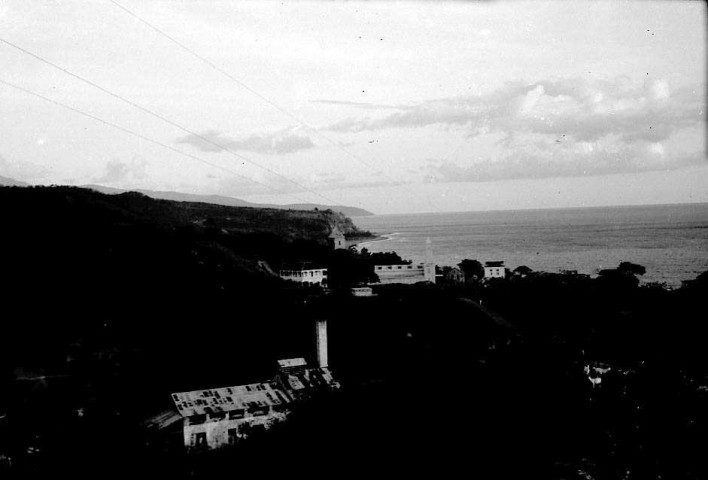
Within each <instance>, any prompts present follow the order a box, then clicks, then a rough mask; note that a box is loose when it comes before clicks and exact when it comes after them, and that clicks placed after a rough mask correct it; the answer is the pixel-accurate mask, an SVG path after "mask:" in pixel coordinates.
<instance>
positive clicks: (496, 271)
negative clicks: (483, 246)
mask: <svg viewBox="0 0 708 480" xmlns="http://www.w3.org/2000/svg"><path fill="white" fill-rule="evenodd" d="M505 277H506V268H505V267H504V262H503V261H499V262H485V263H484V278H505Z"/></svg>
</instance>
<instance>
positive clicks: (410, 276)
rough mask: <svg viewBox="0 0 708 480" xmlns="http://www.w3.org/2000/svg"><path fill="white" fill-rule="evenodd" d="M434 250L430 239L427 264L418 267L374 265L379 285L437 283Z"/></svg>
mask: <svg viewBox="0 0 708 480" xmlns="http://www.w3.org/2000/svg"><path fill="white" fill-rule="evenodd" d="M432 252H433V250H432V243H431V241H430V238H428V239H426V241H425V262H423V263H419V264H416V265H413V264H403V265H400V264H397V265H374V273H375V274H376V275H377V276H378V277H379V283H381V284H388V283H403V284H413V283H418V282H430V283H435V278H436V268H437V267H436V266H435V264H434V263H433V253H432Z"/></svg>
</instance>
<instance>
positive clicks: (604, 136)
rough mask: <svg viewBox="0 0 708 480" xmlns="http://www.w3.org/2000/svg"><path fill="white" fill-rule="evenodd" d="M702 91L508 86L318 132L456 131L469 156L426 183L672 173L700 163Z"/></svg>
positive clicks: (660, 82) (616, 84)
mask: <svg viewBox="0 0 708 480" xmlns="http://www.w3.org/2000/svg"><path fill="white" fill-rule="evenodd" d="M703 91H704V89H703V88H702V87H698V86H696V87H695V88H688V87H682V88H679V89H675V90H672V89H671V86H670V85H669V83H668V82H667V81H666V80H664V79H656V80H651V81H634V80H632V79H629V78H627V77H618V78H615V79H613V80H612V81H607V80H593V81H590V80H586V79H549V80H545V81H542V82H537V83H533V84H528V83H523V82H512V83H507V84H505V85H504V86H503V87H501V88H499V89H497V90H495V91H493V92H491V93H488V94H485V95H481V96H460V97H454V98H444V99H437V100H431V101H427V102H422V103H420V104H417V105H414V106H411V107H407V108H406V109H402V110H400V111H397V112H394V113H390V114H386V115H379V116H370V117H364V118H346V119H343V120H341V121H339V122H337V123H334V124H332V125H330V126H329V127H327V128H328V129H329V130H332V131H335V132H342V133H344V132H349V133H356V132H363V131H376V130H383V129H394V128H396V129H422V128H444V129H447V130H450V131H453V132H458V133H460V134H462V135H463V137H464V138H465V141H466V144H467V145H468V146H467V150H468V151H472V149H473V148H474V149H476V151H475V152H474V153H473V155H474V157H475V159H474V161H472V160H470V159H458V161H457V162H458V163H454V162H450V161H448V160H439V161H436V162H432V163H431V164H429V165H427V166H426V167H425V168H424V169H423V170H421V173H422V174H423V178H424V179H425V180H426V181H431V179H433V181H462V180H466V181H491V180H501V179H510V178H541V177H551V176H583V175H601V174H608V173H626V172H636V171H646V170H656V169H675V168H682V167H684V166H688V165H695V164H696V163H699V162H702V161H703V160H704V158H705V157H704V155H705V141H704V136H705V133H704V132H705V123H706V120H705V117H706V115H705V98H704V95H703ZM678 137H681V138H682V141H680V142H679V141H678V140H677V138H678ZM480 145H481V147H480ZM461 150H462V152H464V150H465V149H464V148H462V149H461ZM462 155H463V153H460V155H458V156H459V157H462Z"/></svg>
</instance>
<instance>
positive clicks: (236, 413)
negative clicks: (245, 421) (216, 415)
mask: <svg viewBox="0 0 708 480" xmlns="http://www.w3.org/2000/svg"><path fill="white" fill-rule="evenodd" d="M244 415H245V411H244V410H243V408H239V409H236V410H231V411H230V412H229V419H230V420H238V419H239V418H243V417H244Z"/></svg>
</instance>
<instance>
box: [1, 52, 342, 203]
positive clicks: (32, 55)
mask: <svg viewBox="0 0 708 480" xmlns="http://www.w3.org/2000/svg"><path fill="white" fill-rule="evenodd" d="M0 42H2V43H4V44H6V45H8V46H10V47H12V48H14V49H16V50H18V51H20V52H22V53H24V54H26V55H29V56H31V57H32V58H34V59H36V60H39V61H40V62H42V63H45V64H47V65H49V66H51V67H52V68H55V69H57V70H59V71H60V72H63V73H65V74H67V75H69V76H71V77H73V78H75V79H77V80H79V81H81V82H83V83H85V84H87V85H90V86H92V87H93V88H95V89H97V90H100V91H101V92H103V93H105V94H107V95H110V96H112V97H114V98H117V99H118V100H120V101H122V102H124V103H126V104H128V105H130V106H132V107H134V108H137V109H138V110H140V111H142V112H145V113H147V114H148V115H151V116H153V117H155V118H157V119H159V120H161V121H163V122H165V123H168V124H169V125H172V126H173V127H175V128H178V129H179V130H182V131H183V132H186V133H188V134H190V135H193V136H194V137H196V138H199V139H200V140H202V141H204V142H205V143H208V144H210V145H213V146H215V147H217V148H219V149H220V150H223V151H225V152H228V153H230V154H231V155H233V156H235V157H236V158H239V159H241V160H243V161H245V162H247V163H250V164H252V165H255V166H256V167H258V168H260V169H262V170H265V171H267V172H269V173H271V174H273V175H275V176H277V177H279V178H282V179H284V180H287V181H288V182H290V183H292V184H293V185H296V186H298V187H300V188H301V189H303V190H305V191H308V192H310V193H313V194H314V195H316V196H318V197H320V198H322V199H324V200H326V201H327V202H331V203H334V204H335V205H339V203H338V202H337V201H335V200H332V199H331V198H328V197H326V196H325V195H322V194H321V193H319V192H316V191H314V190H312V189H310V188H308V187H306V186H305V185H302V184H301V183H299V182H296V181H295V180H292V179H290V178H288V177H286V176H284V175H282V174H280V173H278V172H276V171H274V170H272V169H270V168H268V167H264V166H263V165H260V164H258V163H256V162H254V161H252V160H251V159H249V158H247V157H245V156H243V155H241V154H239V153H237V152H235V151H233V150H231V149H230V148H228V147H225V146H223V145H221V144H219V143H217V142H214V141H213V140H211V139H209V138H207V137H204V136H203V135H200V134H198V133H196V132H194V131H192V130H189V129H188V128H186V127H183V126H182V125H180V124H178V123H176V122H174V121H172V120H170V119H168V118H165V117H164V116H162V115H160V114H159V113H156V112H153V111H152V110H149V109H148V108H145V107H143V106H142V105H139V104H137V103H135V102H133V101H132V100H129V99H127V98H125V97H123V96H121V95H119V94H117V93H114V92H112V91H110V90H108V89H106V88H104V87H102V86H100V85H98V84H96V83H94V82H92V81H91V80H88V79H86V78H84V77H82V76H80V75H77V74H75V73H73V72H71V71H69V70H67V69H65V68H63V67H61V66H59V65H57V64H55V63H52V62H51V61H49V60H47V59H45V58H42V57H40V56H39V55H36V54H34V53H32V52H30V51H28V50H25V49H24V48H22V47H20V46H18V45H15V44H14V43H12V42H9V41H7V40H5V39H3V38H0Z"/></svg>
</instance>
